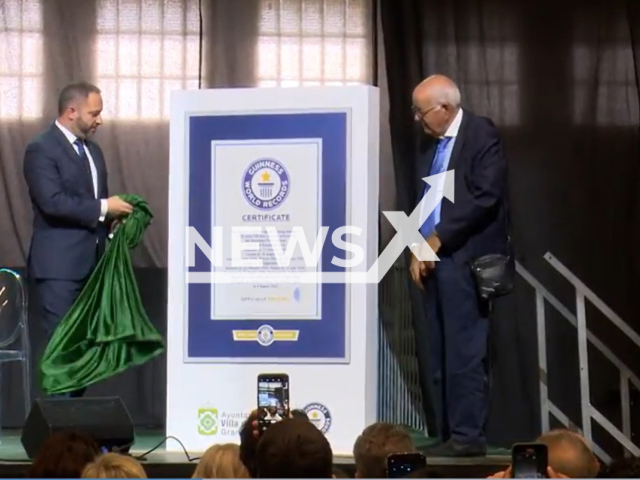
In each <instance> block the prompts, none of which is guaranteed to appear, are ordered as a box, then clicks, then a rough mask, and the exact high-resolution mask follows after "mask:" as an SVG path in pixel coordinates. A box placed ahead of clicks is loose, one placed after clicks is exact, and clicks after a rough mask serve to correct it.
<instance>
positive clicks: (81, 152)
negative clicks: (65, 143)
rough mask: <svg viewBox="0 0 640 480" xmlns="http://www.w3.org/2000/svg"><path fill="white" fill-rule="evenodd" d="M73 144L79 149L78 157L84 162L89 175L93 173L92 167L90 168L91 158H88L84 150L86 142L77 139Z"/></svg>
mask: <svg viewBox="0 0 640 480" xmlns="http://www.w3.org/2000/svg"><path fill="white" fill-rule="evenodd" d="M73 144H74V145H75V146H76V147H78V156H79V157H80V158H81V159H82V160H83V162H84V167H85V168H86V169H87V171H88V172H89V173H91V167H90V166H89V157H87V152H86V151H85V149H84V142H83V141H82V139H80V138H76V140H75V142H73Z"/></svg>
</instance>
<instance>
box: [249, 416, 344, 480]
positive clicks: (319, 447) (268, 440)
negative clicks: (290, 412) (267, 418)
mask: <svg viewBox="0 0 640 480" xmlns="http://www.w3.org/2000/svg"><path fill="white" fill-rule="evenodd" d="M256 459H257V467H258V468H257V469H258V477H259V478H331V477H332V475H333V453H332V452H331V446H330V445H329V442H328V440H327V439H326V438H325V437H324V435H323V434H322V432H321V431H320V430H318V429H317V428H316V427H315V426H314V425H313V424H312V423H311V422H309V421H307V420H304V419H300V418H285V419H284V420H281V421H279V422H277V423H275V424H273V425H271V426H270V427H269V428H268V429H267V431H266V432H265V433H264V434H263V435H262V438H261V439H260V442H259V443H258V449H257V456H256Z"/></svg>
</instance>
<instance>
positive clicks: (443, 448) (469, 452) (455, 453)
mask: <svg viewBox="0 0 640 480" xmlns="http://www.w3.org/2000/svg"><path fill="white" fill-rule="evenodd" d="M425 454H426V455H427V456H429V457H483V456H485V455H486V454H487V446H486V445H484V444H480V443H462V442H458V441H456V440H448V441H447V442H445V443H443V444H441V445H438V446H437V447H434V448H429V449H427V450H426V451H425Z"/></svg>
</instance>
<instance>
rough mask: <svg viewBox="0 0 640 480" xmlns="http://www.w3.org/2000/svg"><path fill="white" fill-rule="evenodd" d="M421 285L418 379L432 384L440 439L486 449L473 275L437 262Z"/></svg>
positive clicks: (482, 347) (482, 326) (481, 335)
mask: <svg viewBox="0 0 640 480" xmlns="http://www.w3.org/2000/svg"><path fill="white" fill-rule="evenodd" d="M424 286H425V293H424V295H423V298H424V307H425V313H426V315H425V316H423V317H422V318H419V319H418V320H417V321H416V322H415V323H416V325H415V327H416V332H415V333H416V350H417V354H418V361H419V367H420V371H421V380H422V382H423V384H424V383H425V382H430V385H429V387H430V388H429V389H428V391H429V392H430V395H431V400H432V402H433V407H434V410H435V417H436V423H437V426H438V437H440V438H441V440H442V441H447V440H448V439H453V440H456V441H459V442H462V443H473V444H486V438H485V432H484V426H485V418H486V414H487V401H488V399H487V376H486V374H485V365H484V359H485V355H486V350H487V335H488V318H487V313H486V311H484V310H485V309H484V308H483V305H482V303H481V302H480V300H479V297H478V295H477V292H476V288H475V282H474V279H473V277H472V274H471V270H470V269H469V266H468V265H466V264H461V263H457V262H455V261H454V260H453V259H452V258H450V257H441V258H440V261H438V262H436V267H435V269H434V270H433V271H432V272H430V274H429V275H428V277H427V278H426V279H425V285H424ZM425 317H426V318H425ZM425 390H427V389H425V388H423V392H425Z"/></svg>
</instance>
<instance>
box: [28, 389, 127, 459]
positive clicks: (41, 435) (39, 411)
mask: <svg viewBox="0 0 640 480" xmlns="http://www.w3.org/2000/svg"><path fill="white" fill-rule="evenodd" d="M64 430H74V431H76V432H81V433H84V434H86V435H89V436H90V437H92V438H93V439H94V440H95V441H96V442H97V443H98V445H99V446H100V448H101V449H102V450H103V451H109V452H111V451H117V452H120V453H127V452H129V449H130V448H131V445H132V444H133V442H134V439H135V435H134V433H133V422H132V421H131V416H130V415H129V412H128V411H127V408H126V407H125V406H124V403H122V400H121V399H120V398H119V397H106V398H51V399H41V400H36V401H35V402H34V404H33V406H32V407H31V411H30V412H29V416H28V417H27V421H26V423H25V425H24V429H23V430H22V438H21V441H22V446H23V447H24V449H25V451H26V452H27V455H28V456H29V458H34V457H35V456H36V455H37V454H38V450H39V449H40V446H41V445H42V444H43V443H44V441H45V440H46V439H47V437H48V436H49V435H51V434H52V433H56V432H60V431H64Z"/></svg>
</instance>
